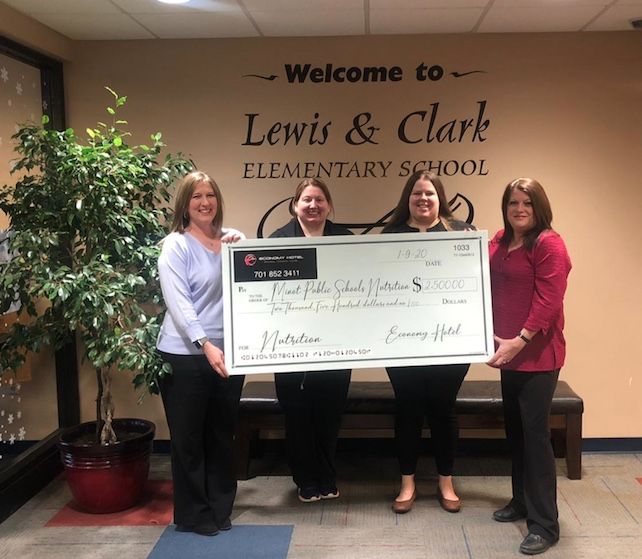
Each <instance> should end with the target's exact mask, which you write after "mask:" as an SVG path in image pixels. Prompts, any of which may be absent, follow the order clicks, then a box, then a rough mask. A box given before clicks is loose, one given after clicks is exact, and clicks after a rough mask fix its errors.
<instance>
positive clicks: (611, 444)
mask: <svg viewBox="0 0 642 559" xmlns="http://www.w3.org/2000/svg"><path fill="white" fill-rule="evenodd" d="M260 442H261V444H262V445H264V447H263V448H264V449H266V450H281V448H282V447H283V439H261V441H260ZM337 449H338V450H363V449H368V450H370V451H382V452H388V451H394V440H393V439H390V438H385V439H370V438H361V439H358V438H348V439H339V441H338V443H337ZM458 449H459V452H460V453H464V454H468V453H471V454H473V453H479V454H486V453H499V454H504V453H506V452H508V448H507V446H506V439H478V438H471V439H467V438H462V439H459V444H458ZM169 452H170V442H169V440H168V439H157V440H155V441H154V454H169ZM582 452H642V437H632V438H591V439H583V441H582Z"/></svg>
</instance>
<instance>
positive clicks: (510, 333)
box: [488, 178, 571, 555]
mask: <svg viewBox="0 0 642 559" xmlns="http://www.w3.org/2000/svg"><path fill="white" fill-rule="evenodd" d="M502 214H503V218H504V229H503V230H502V231H499V232H498V233H497V234H496V235H495V237H494V238H493V240H492V241H491V242H490V273H491V284H492V294H493V319H494V324H495V341H496V343H497V351H496V352H495V354H494V355H493V357H492V359H491V360H490V361H489V362H488V364H489V365H490V366H491V367H498V368H500V369H501V379H502V397H503V401H504V420H505V426H506V438H507V440H508V444H509V446H510V449H511V454H512V461H513V465H512V488H513V498H512V499H511V501H510V502H509V503H508V504H507V505H506V506H505V507H504V508H502V509H500V510H498V511H495V513H494V514H493V518H494V519H495V520H497V521H498V522H512V521H515V520H519V519H521V518H526V522H527V526H528V535H527V536H526V537H525V538H524V541H523V542H522V543H521V545H520V548H519V550H520V551H521V552H522V553H524V554H527V555H535V554H537V553H542V552H544V551H546V550H547V549H548V548H549V547H551V546H552V545H554V544H555V543H556V542H557V540H558V539H559V522H558V513H557V502H556V501H557V486H556V474H555V458H554V456H553V449H552V447H551V443H550V429H549V423H548V421H549V415H550V409H551V402H552V399H553V393H554V391H555V385H556V384H557V378H558V376H559V372H560V369H561V367H562V365H563V364H564V357H565V354H566V346H565V342H564V335H563V334H562V330H563V328H564V305H563V301H564V292H565V291H566V280H567V277H568V274H569V272H570V270H571V261H570V258H569V256H568V253H567V251H566V246H565V245H564V241H563V240H562V238H561V237H560V236H559V235H558V234H557V233H556V232H555V231H553V229H552V228H551V222H552V220H553V213H552V211H551V206H550V203H549V201H548V198H547V196H546V193H545V192H544V189H543V188H542V186H541V185H540V184H539V183H538V182H537V181H535V180H533V179H529V178H519V179H515V180H514V181H512V182H511V183H510V184H509V185H508V186H507V187H506V190H505V191H504V196H503V198H502Z"/></svg>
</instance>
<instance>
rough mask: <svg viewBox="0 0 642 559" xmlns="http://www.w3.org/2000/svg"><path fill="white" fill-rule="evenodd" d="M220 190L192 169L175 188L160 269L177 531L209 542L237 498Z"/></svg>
mask: <svg viewBox="0 0 642 559" xmlns="http://www.w3.org/2000/svg"><path fill="white" fill-rule="evenodd" d="M222 225H223V199H222V197H221V191H220V190H219V188H218V186H217V184H216V183H215V182H214V180H212V179H211V178H210V177H209V176H207V175H206V174H205V173H202V172H199V171H196V172H192V173H190V174H188V175H187V176H186V177H184V178H183V180H182V181H181V182H180V184H179V185H178V188H177V192H176V200H175V207H174V220H173V223H172V226H171V233H170V234H169V235H168V236H167V237H166V238H165V239H164V241H163V247H162V251H161V256H160V258H159V260H158V271H159V276H160V281H161V288H162V291H163V298H164V299H165V305H166V307H167V312H166V313H165V318H164V320H163V324H162V327H161V331H160V335H159V337H158V343H157V348H158V350H159V352H160V353H161V355H162V356H163V359H164V360H165V361H166V362H168V363H169V364H170V365H171V366H172V374H171V375H168V376H166V377H164V378H163V379H162V380H161V382H160V389H161V395H162V398H163V405H164V407H165V414H166V416H167V423H168V425H169V430H170V437H171V452H172V477H173V480H174V522H175V524H176V530H178V531H182V532H195V533H197V534H201V535H204V536H214V535H216V534H217V533H218V531H219V530H229V529H230V528H231V527H232V524H231V521H230V515H231V513H232V505H233V503H234V497H235V496H236V475H235V471H234V451H233V438H234V425H235V420H236V415H237V410H238V402H239V399H240V395H241V389H242V387H243V377H242V376H240V375H239V376H232V377H230V376H229V375H228V372H227V370H226V368H225V360H224V356H223V301H222V295H223V292H222V278H221V274H222V271H221V242H222V241H223V242H226V241H234V240H238V239H239V238H241V237H242V234H241V233H239V232H238V231H235V230H224V229H223V227H222Z"/></svg>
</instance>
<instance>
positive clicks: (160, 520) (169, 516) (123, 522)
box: [45, 480, 174, 528]
mask: <svg viewBox="0 0 642 559" xmlns="http://www.w3.org/2000/svg"><path fill="white" fill-rule="evenodd" d="M173 515H174V506H173V502H172V482H171V480H148V481H147V485H146V486H145V494H144V495H143V500H142V501H141V502H140V504H138V505H136V506H135V507H132V508H129V509H127V510H123V511H120V512H113V513H109V514H90V513H87V512H82V511H81V510H80V509H78V508H77V506H76V504H75V503H74V502H73V501H70V502H69V503H67V504H66V505H65V506H64V507H63V508H62V509H60V510H59V511H58V512H57V513H56V514H55V515H54V516H53V518H51V520H49V522H47V524H45V527H47V528H51V527H59V526H157V525H167V524H170V523H171V522H172V521H173Z"/></svg>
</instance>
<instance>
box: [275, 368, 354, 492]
mask: <svg viewBox="0 0 642 559" xmlns="http://www.w3.org/2000/svg"><path fill="white" fill-rule="evenodd" d="M350 374H351V371H349V370H341V371H317V372H310V373H278V374H276V375H275V377H274V382H275V384H276V394H277V396H278V398H279V403H280V404H281V407H282V408H283V412H284V414H285V442H286V448H287V454H288V462H289V465H290V470H291V471H292V478H293V480H294V483H296V484H297V485H298V486H299V487H319V488H328V489H331V488H334V487H335V485H336V481H337V472H336V468H335V465H334V455H335V451H336V446H337V436H338V434H339V427H340V426H341V414H342V413H343V409H344V407H345V403H346V398H347V396H348V388H349V386H350Z"/></svg>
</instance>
